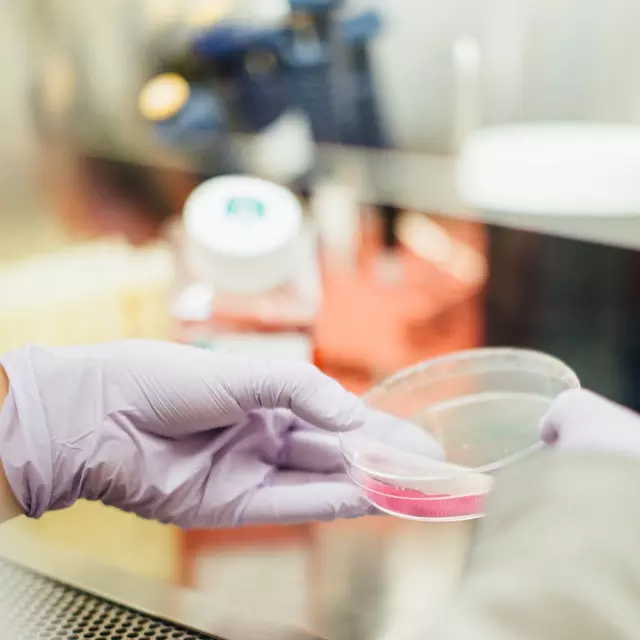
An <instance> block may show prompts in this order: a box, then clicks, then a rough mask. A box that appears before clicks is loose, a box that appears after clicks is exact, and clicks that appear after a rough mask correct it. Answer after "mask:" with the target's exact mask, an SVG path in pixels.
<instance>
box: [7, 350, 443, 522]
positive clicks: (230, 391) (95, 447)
mask: <svg viewBox="0 0 640 640" xmlns="http://www.w3.org/2000/svg"><path fill="white" fill-rule="evenodd" d="M0 362H1V363H2V365H3V366H4V368H5V370H6V372H7V374H8V376H9V381H10V390H9V395H8V396H7V399H6V401H5V403H4V405H3V407H2V410H1V411H0V459H1V461H2V463H3V465H4V469H5V473H6V476H7V479H8V480H9V483H10V485H11V488H12V490H13V493H14V494H15V496H16V498H17V500H18V502H19V503H20V505H21V506H22V508H23V509H24V511H25V513H26V514H27V515H29V516H32V517H38V516H40V515H41V514H42V513H44V512H45V511H49V510H54V509H62V508H65V507H67V506H70V505H71V504H73V503H74V502H75V501H76V500H77V499H79V498H85V499H88V500H100V501H102V502H104V503H105V504H107V505H112V506H116V507H118V508H120V509H123V510H126V511H132V512H135V513H137V514H138V515H140V516H142V517H145V518H151V519H156V520H160V521H162V522H171V523H175V524H178V525H180V526H182V527H185V528H188V527H223V526H238V525H242V524H250V523H256V524H257V523H267V522H278V523H293V522H300V521H306V520H331V519H333V518H339V517H355V516H360V515H364V514H366V513H368V512H369V511H370V507H369V506H368V504H367V502H366V501H365V500H364V498H363V497H362V495H361V493H360V491H359V489H358V488H357V487H356V486H355V485H354V484H353V483H352V482H351V481H350V480H349V479H348V477H347V476H346V475H345V473H344V468H343V464H342V459H341V456H340V453H339V448H338V442H337V436H336V435H335V434H334V433H333V432H338V431H344V430H348V429H354V428H357V427H360V426H362V425H363V424H364V423H365V421H367V423H368V424H369V425H370V426H371V425H373V426H374V427H375V425H376V423H380V425H381V426H380V428H382V427H385V428H386V427H387V426H389V427H393V426H394V421H393V419H392V418H390V417H388V416H383V415H380V414H377V413H374V412H370V411H368V410H367V409H366V408H365V407H364V406H363V404H362V403H361V402H360V401H359V400H358V399H357V398H356V397H355V396H353V395H351V394H350V393H348V392H346V391H345V390H344V389H342V387H340V386H339V385H338V384H337V383H336V382H334V381H333V380H331V379H329V378H327V377H326V376H324V375H323V374H321V373H320V372H319V371H318V370H317V369H315V368H314V367H312V366H310V365H305V364H297V363H276V362H271V361H264V360H250V359H244V358H235V357H229V356H221V355H216V354H214V353H212V352H209V351H204V350H200V349H197V348H194V347H187V346H181V345H177V344H171V343H162V342H152V341H124V342H116V343H109V344H103V345H97V346H89V347H67V348H43V347H38V346H27V347H24V348H21V349H18V350H16V351H12V352H9V353H7V354H5V355H4V356H3V357H2V358H0ZM396 422H399V421H396ZM383 423H384V424H383ZM399 426H400V427H402V428H407V427H410V425H406V424H405V423H400V425H399ZM407 435H408V441H407V442H409V443H410V441H411V438H412V437H415V439H416V444H415V446H417V447H426V448H427V449H429V448H431V449H433V447H434V445H433V442H432V441H429V440H426V439H425V437H424V435H423V432H422V431H420V430H418V429H416V431H415V433H413V432H412V431H411V430H410V429H409V431H408V432H407ZM408 446H413V445H411V444H409V445H408ZM436 455H437V451H436Z"/></svg>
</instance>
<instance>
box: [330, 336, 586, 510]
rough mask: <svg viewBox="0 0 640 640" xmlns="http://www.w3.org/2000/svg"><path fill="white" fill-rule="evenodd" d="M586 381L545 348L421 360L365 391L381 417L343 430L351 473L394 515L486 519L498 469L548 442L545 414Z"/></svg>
mask: <svg viewBox="0 0 640 640" xmlns="http://www.w3.org/2000/svg"><path fill="white" fill-rule="evenodd" d="M579 386H580V383H579V381H578V378H577V376H576V374H575V373H574V372H573V371H572V370H571V369H570V368H569V367H568V366H567V365H565V364H564V363H563V362H561V361H560V360H558V359H557V358H554V357H552V356H549V355H546V354H544V353H539V352H536V351H528V350H521V349H510V348H485V349H475V350H471V351H462V352H459V353H454V354H451V355H448V356H444V357H440V358H435V359H433V360H429V361H427V362H425V363H422V364H418V365H416V366H414V367H411V368H409V369H406V370H404V371H401V372H399V373H397V374H395V375H394V376H392V377H391V378H388V379H387V380H384V381H383V382H382V383H380V384H379V385H377V386H376V387H374V388H373V389H372V390H371V391H369V392H368V393H367V394H366V395H365V397H364V399H365V402H366V403H367V404H368V405H369V406H370V407H371V408H373V409H375V410H377V411H376V412H375V416H376V419H373V420H371V422H370V423H368V424H367V425H366V426H365V427H363V428H361V429H358V430H356V431H352V432H350V433H346V434H342V435H341V438H340V442H341V448H342V454H343V456H344V459H345V462H346V467H347V472H348V473H349V475H350V476H351V478H352V479H353V480H354V481H355V482H356V483H357V484H358V485H359V486H360V487H362V489H363V490H364V492H365V495H366V496H367V499H368V500H369V501H370V502H371V503H372V504H373V505H374V506H376V507H377V508H378V509H380V510H382V511H386V512H388V513H390V514H392V515H396V516H400V517H402V518H408V519H413V520H425V521H454V520H468V519H472V518H479V517H481V516H482V515H484V507H485V501H486V497H487V494H488V493H489V492H490V490H491V487H492V485H493V482H494V472H495V471H497V470H499V469H502V468H503V467H505V466H507V465H510V464H513V463H515V462H517V461H519V460H521V459H523V458H524V457H526V456H528V455H530V454H532V453H534V452H535V451H537V450H539V449H540V448H541V447H542V443H541V442H540V437H539V428H538V427H539V423H540V419H541V418H542V416H543V415H544V414H545V413H546V411H547V410H548V408H549V406H550V405H551V403H552V401H553V400H554V398H556V396H558V395H559V394H560V393H562V392H563V391H567V390H569V389H575V388H578V387H579Z"/></svg>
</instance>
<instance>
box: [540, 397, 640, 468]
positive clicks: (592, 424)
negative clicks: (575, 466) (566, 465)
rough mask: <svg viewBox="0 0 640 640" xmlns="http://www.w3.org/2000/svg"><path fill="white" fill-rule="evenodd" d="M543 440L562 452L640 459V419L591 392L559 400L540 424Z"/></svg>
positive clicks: (631, 412)
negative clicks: (598, 453) (599, 453)
mask: <svg viewBox="0 0 640 640" xmlns="http://www.w3.org/2000/svg"><path fill="white" fill-rule="evenodd" d="M540 433H541V437H542V440H543V441H544V442H545V443H546V444H548V445H551V446H553V447H554V448H555V449H557V450H559V451H566V452H603V453H605V452H611V453H622V454H627V455H633V456H640V416H638V415H637V414H635V413H634V412H633V411H630V410H629V409H625V408H624V407H621V406H620V405H617V404H614V403H613V402H611V401H609V400H605V398H602V397H600V396H598V395H596V394H595V393H592V392H591V391H585V390H582V389H575V390H572V391H566V392H565V393H563V394H562V395H560V396H558V398H557V399H556V400H555V402H554V403H553V404H552V405H551V408H550V409H549V411H548V412H547V414H546V415H545V416H544V418H543V419H542V422H541V424H540Z"/></svg>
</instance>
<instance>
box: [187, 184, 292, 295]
mask: <svg viewBox="0 0 640 640" xmlns="http://www.w3.org/2000/svg"><path fill="white" fill-rule="evenodd" d="M302 221H303V216H302V207H301V205H300V203H299V201H298V199H297V198H296V197H295V196H294V195H293V194H292V193H291V192H290V191H288V190H287V189H285V188H283V187H281V186H279V185H276V184H273V183H271V182H266V181H264V180H260V179H258V178H252V177H249V176H225V177H221V178H213V179H211V180H207V181H206V182H203V183H202V184H201V185H200V186H198V187H197V188H196V189H195V190H194V191H193V192H192V193H191V195H190V196H189V198H188V199H187V202H186V203H185V206H184V227H185V231H186V234H187V238H188V241H189V249H188V250H189V251H190V252H191V253H192V257H193V262H194V264H195V265H196V268H197V269H198V272H199V273H200V274H201V275H202V277H204V278H206V279H207V280H208V281H210V282H211V283H212V284H213V285H214V286H216V287H219V288H220V289H222V290H226V291H234V292H238V293H256V292H261V291H268V290H269V289H272V288H274V287H276V286H278V285H280V284H283V283H284V282H285V281H286V280H287V279H289V278H290V277H291V275H292V274H293V273H295V269H296V257H297V254H296V244H297V241H298V238H299V236H300V233H301V230H302Z"/></svg>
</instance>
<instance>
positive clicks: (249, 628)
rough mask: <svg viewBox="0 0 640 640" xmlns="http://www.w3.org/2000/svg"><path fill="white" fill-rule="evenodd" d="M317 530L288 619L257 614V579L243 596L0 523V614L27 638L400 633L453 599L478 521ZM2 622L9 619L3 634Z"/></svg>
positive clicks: (250, 555) (251, 555) (374, 521)
mask: <svg viewBox="0 0 640 640" xmlns="http://www.w3.org/2000/svg"><path fill="white" fill-rule="evenodd" d="M315 531H316V535H315V536H314V538H315V539H314V541H313V542H312V544H311V545H310V547H309V548H308V549H307V552H308V555H309V557H308V572H307V582H306V585H305V586H304V592H305V600H306V616H305V618H304V619H302V620H300V619H298V620H292V619H291V617H290V616H289V615H288V614H287V613H286V612H285V611H283V610H279V608H278V606H277V604H273V606H271V607H270V609H269V614H268V615H266V614H264V612H265V611H266V609H265V608H264V607H261V608H259V611H260V612H261V613H260V614H257V613H256V611H257V610H258V609H256V607H255V606H254V605H255V604H256V603H254V602H252V600H251V599H252V597H253V596H252V595H251V590H250V589H249V590H248V591H247V592H246V594H245V596H246V597H243V596H242V595H241V594H240V592H237V593H236V596H235V597H232V598H220V597H215V596H214V595H213V594H212V593H209V592H198V591H190V590H184V589H179V588H175V587H173V586H170V585H168V584H166V583H162V582H161V581H154V580H150V579H145V578H141V577H136V576H132V575H128V574H126V573H123V572H120V571H118V570H115V569H113V568H108V567H104V566H99V565H97V564H95V563H94V562H91V561H87V560H85V559H83V558H82V557H81V556H79V555H77V554H74V553H73V552H70V551H69V550H66V551H63V550H62V549H59V548H55V547H52V546H49V545H47V544H45V543H43V542H42V541H41V540H38V539H36V538H32V537H30V536H29V535H25V534H24V533H23V532H22V531H21V529H20V528H16V527H14V526H5V527H4V528H3V529H2V530H0V576H1V579H0V582H1V585H0V594H1V597H0V614H1V615H0V618H1V619H3V620H13V621H14V624H17V625H18V626H20V625H21V629H20V634H25V635H24V638H25V640H30V638H31V637H33V638H40V637H42V635H41V634H42V633H43V631H44V632H46V630H47V629H48V630H49V631H50V632H51V634H52V635H51V637H56V638H62V639H63V640H70V639H71V638H72V637H83V638H86V637H90V636H91V634H94V635H95V637H96V638H103V639H104V640H113V639H115V638H116V637H126V638H149V639H151V640H153V639H154V638H176V639H179V640H186V639H187V638H188V639H189V640H191V639H198V640H200V639H203V638H209V637H215V638H221V639H223V640H253V638H255V637H261V638H265V637H266V638H274V640H275V639H277V640H281V639H282V640H289V639H291V640H298V639H299V640H307V639H309V640H310V639H311V638H325V639H329V640H334V639H335V640H342V639H343V638H344V639H345V640H346V639H347V638H349V640H358V639H359V638H362V639H364V638H366V639H367V640H372V639H383V638H385V639H386V638H387V637H389V638H394V639H398V640H402V638H404V637H407V638H408V637H409V636H410V635H413V633H414V632H415V630H416V629H420V628H425V629H426V628H427V627H428V626H429V624H430V623H431V622H432V621H433V619H434V618H435V617H436V616H437V614H438V612H439V611H440V610H441V609H442V607H443V605H444V604H445V603H446V601H447V599H448V597H449V596H450V594H451V591H452V590H453V589H454V587H455V584H456V582H457V579H458V576H459V574H460V571H461V568H462V566H463V562H464V558H465V555H466V549H467V547H468V543H469V538H470V535H471V532H472V525H470V524H469V523H458V524H443V525H426V524H422V523H408V522H402V521H396V520H392V519H387V518H369V519H363V520H359V521H353V522H338V523H335V524H331V525H322V526H318V527H317V528H316V530H315ZM273 552H274V551H273V549H271V550H270V551H269V553H273ZM245 553H246V560H247V561H248V562H259V561H260V559H259V555H260V552H259V548H254V549H247V550H246V551H245ZM282 553H285V554H286V548H285V549H282ZM219 577H220V578H221V579H222V578H223V576H219ZM271 577H272V578H273V577H275V576H271ZM265 578H266V579H267V581H268V578H269V576H265ZM289 588H290V589H298V588H299V585H294V584H291V585H289ZM278 589H287V586H286V585H284V584H280V585H279V586H278ZM231 590H232V591H233V588H232V589H231ZM273 591H274V590H273V589H269V588H268V586H266V587H265V588H264V589H263V590H262V593H261V594H259V596H258V597H260V598H261V599H262V600H264V601H267V602H269V601H271V602H275V601H274V600H273V595H274V593H273ZM40 600H42V602H41V603H40V604H38V603H39V602H40ZM3 608H4V609H5V610H4V611H3ZM23 610H29V611H30V612H31V613H30V614H29V615H28V616H27V615H26V614H25V613H24V611H23ZM36 618H37V619H38V621H39V624H37V625H35V626H34V625H32V626H31V628H32V629H33V630H32V631H31V632H30V631H29V629H28V625H26V623H21V621H24V620H25V619H36ZM56 625H57V626H56ZM83 625H84V626H83ZM7 628H8V627H7V626H5V624H3V625H2V631H0V638H2V639H3V640H4V638H5V635H3V634H4V633H5V630H6V629H7ZM29 633H32V635H28V634H29ZM109 633H111V636H112V637H109ZM39 634H40V635H39ZM56 634H62V635H56ZM65 634H66V635H65ZM87 634H89V635H87ZM105 634H106V635H105ZM121 634H124V635H121ZM6 637H7V638H9V637H11V638H13V637H14V636H6ZM20 637H23V636H22V635H20Z"/></svg>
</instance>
